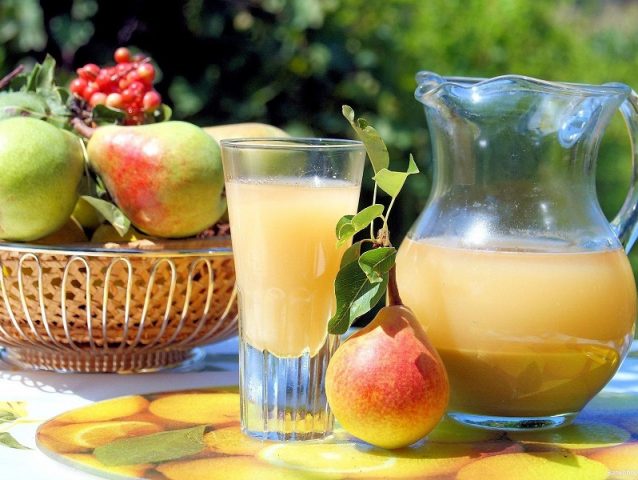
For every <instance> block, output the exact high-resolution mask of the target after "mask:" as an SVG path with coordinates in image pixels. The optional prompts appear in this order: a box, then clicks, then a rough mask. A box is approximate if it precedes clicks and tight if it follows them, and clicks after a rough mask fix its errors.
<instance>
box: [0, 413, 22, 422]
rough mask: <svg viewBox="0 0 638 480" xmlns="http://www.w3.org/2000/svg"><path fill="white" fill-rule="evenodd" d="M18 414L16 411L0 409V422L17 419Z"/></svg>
mask: <svg viewBox="0 0 638 480" xmlns="http://www.w3.org/2000/svg"><path fill="white" fill-rule="evenodd" d="M17 419H18V416H17V415H16V414H15V413H14V412H10V411H8V410H0V423H11V422H13V421H14V420H17Z"/></svg>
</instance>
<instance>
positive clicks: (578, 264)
mask: <svg viewBox="0 0 638 480" xmlns="http://www.w3.org/2000/svg"><path fill="white" fill-rule="evenodd" d="M517 247H519V248H517V249H511V248H510V249H508V248H507V247H506V246H504V248H503V249H490V250H487V249H486V250H482V249H468V248H458V247H457V246H455V245H454V244H450V243H449V240H448V241H446V239H445V238H426V239H421V240H418V241H414V240H412V239H411V238H409V237H408V238H406V239H405V240H404V243H403V245H402V246H401V249H400V251H399V256H398V259H397V273H398V283H399V288H400V291H401V295H402V297H403V300H404V301H405V303H406V305H408V306H410V307H411V308H412V309H413V310H414V312H415V313H416V315H417V317H418V318H419V321H420V322H422V324H423V326H424V327H425V329H426V331H427V333H428V336H429V337H430V339H431V340H432V343H433V344H434V345H435V346H436V347H437V350H438V352H439V354H440V355H441V358H442V359H443V362H444V363H445V366H446V368H447V371H448V375H449V378H450V385H451V401H450V407H449V410H450V412H452V416H454V415H455V414H470V415H481V416H496V417H542V416H548V415H553V414H559V413H560V414H565V413H571V412H573V413H576V412H578V411H580V410H581V409H582V408H583V407H584V405H585V404H586V403H587V402H588V401H589V400H590V399H591V398H592V397H593V396H594V395H595V394H596V393H597V392H598V391H600V390H601V389H602V388H603V387H604V385H605V384H606V383H607V382H608V381H609V380H610V379H611V377H612V376H613V374H614V373H615V372H616V370H617V369H618V365H619V362H620V361H621V359H622V358H623V356H624V354H625V353H626V350H627V348H628V346H629V344H630V343H631V335H630V334H628V332H632V331H633V330H632V326H633V324H634V321H635V317H636V287H635V283H634V277H633V274H632V271H631V268H630V265H629V262H628V260H627V257H626V255H625V253H624V252H623V250H622V249H610V250H600V251H582V250H580V251H569V250H567V251H566V250H563V249H561V250H560V251H555V252H552V251H551V248H547V246H544V245H543V244H542V243H541V242H540V241H539V242H538V244H537V245H535V244H534V242H533V241H532V242H529V241H528V242H527V244H526V245H525V247H526V248H525V249H524V250H523V249H521V248H520V245H518V246H517Z"/></svg>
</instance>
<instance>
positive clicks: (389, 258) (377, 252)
mask: <svg viewBox="0 0 638 480" xmlns="http://www.w3.org/2000/svg"><path fill="white" fill-rule="evenodd" d="M396 256H397V250H396V248H394V247H379V248H374V249H372V250H368V251H367V252H365V253H363V254H362V255H361V256H360V257H359V260H358V261H359V267H361V270H362V271H363V273H365V274H366V276H367V277H368V280H369V281H370V282H372V283H378V282H380V281H382V279H383V275H385V274H387V273H388V272H389V271H390V269H391V268H392V266H393V265H394V263H395V259H396Z"/></svg>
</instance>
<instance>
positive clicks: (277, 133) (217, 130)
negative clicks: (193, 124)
mask: <svg viewBox="0 0 638 480" xmlns="http://www.w3.org/2000/svg"><path fill="white" fill-rule="evenodd" d="M204 130H205V131H206V133H208V134H209V135H210V136H211V137H213V138H214V139H215V140H216V141H217V143H219V142H220V141H221V140H224V139H229V138H242V137H243V138H246V137H287V136H288V134H287V133H286V132H285V131H283V130H282V129H281V128H278V127H275V126H274V125H268V124H267V123H257V122H246V123H230V124H227V125H215V126H210V127H204Z"/></svg>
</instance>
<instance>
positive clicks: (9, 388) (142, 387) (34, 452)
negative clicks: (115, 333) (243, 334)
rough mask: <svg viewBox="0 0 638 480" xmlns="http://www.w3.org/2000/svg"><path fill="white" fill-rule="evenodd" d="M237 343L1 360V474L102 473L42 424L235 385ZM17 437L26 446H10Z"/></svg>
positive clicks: (35, 478) (632, 368)
mask: <svg viewBox="0 0 638 480" xmlns="http://www.w3.org/2000/svg"><path fill="white" fill-rule="evenodd" d="M237 347H238V345H237V338H236V337H235V338H231V339H229V340H226V341H224V342H220V343H218V344H215V345H210V346H207V347H204V348H202V349H201V352H200V353H201V354H202V355H200V357H201V358H200V359H199V360H197V361H196V362H194V363H193V364H192V365H190V366H189V367H187V368H177V369H170V370H165V371H160V372H156V373H145V374H126V375H118V374H71V373H53V372H44V371H25V370H20V369H17V368H15V367H13V366H11V365H9V364H8V363H5V362H3V361H2V360H0V413H1V412H2V410H7V409H10V408H11V407H15V406H16V405H19V406H20V408H21V409H22V410H23V415H22V416H20V418H19V419H18V420H13V421H4V422H3V418H2V416H1V415H0V478H11V479H13V478H20V479H24V480H44V479H47V480H49V479H51V478H64V479H67V480H76V479H85V480H87V479H94V478H95V479H96V478H98V477H94V476H92V475H90V474H87V473H84V472H79V471H76V470H73V469H71V468H69V467H67V466H65V465H63V464H61V463H58V462H56V461H54V460H52V459H51V458H49V457H47V456H45V455H44V454H43V453H41V452H40V451H39V450H38V448H37V447H36V445H35V432H36V429H37V428H38V426H39V425H40V424H42V423H43V422H44V421H46V420H48V419H49V418H51V417H53V416H55V415H58V414H60V413H62V412H65V411H67V410H70V409H74V408H77V407H80V406H83V405H87V404H90V403H93V402H96V401H100V400H104V399H108V398H113V397H119V396H124V395H131V394H147V393H153V392H170V391H178V390H187V389H196V388H205V387H215V386H224V385H236V384H237V381H238V359H237ZM603 392H607V393H611V392H625V393H635V394H638V342H635V343H634V347H633V349H632V354H630V356H629V357H628V358H627V359H626V360H625V362H624V363H623V365H622V367H621V369H620V371H619V372H618V373H617V374H616V376H615V377H614V378H613V380H612V381H611V382H610V383H609V384H608V385H607V387H606V388H605V389H604V391H603ZM7 402H10V404H8V403H7ZM15 402H21V403H17V404H16V403H15ZM13 440H15V441H16V442H17V443H19V444H20V445H22V446H23V447H26V448H21V449H18V448H12V446H11V444H12V441H13ZM14 446H15V445H14ZM634 475H635V476H630V477H627V478H638V471H636V472H634Z"/></svg>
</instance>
